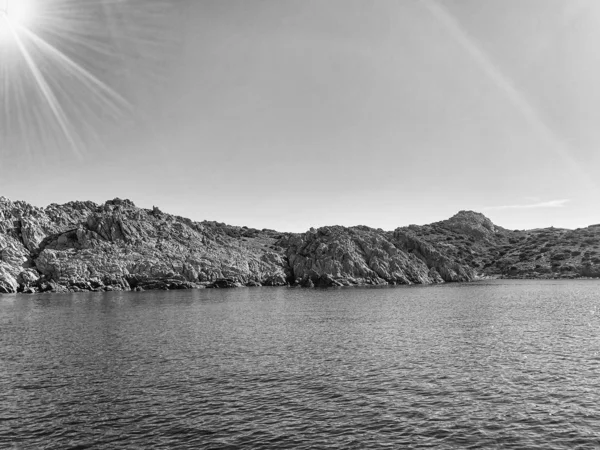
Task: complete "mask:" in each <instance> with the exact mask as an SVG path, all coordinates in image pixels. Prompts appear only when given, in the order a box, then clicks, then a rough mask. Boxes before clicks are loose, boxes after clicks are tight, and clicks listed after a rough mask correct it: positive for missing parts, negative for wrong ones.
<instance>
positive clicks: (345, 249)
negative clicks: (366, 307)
mask: <svg viewBox="0 0 600 450" xmlns="http://www.w3.org/2000/svg"><path fill="white" fill-rule="evenodd" d="M599 244H600V225H596V226H590V227H588V228H583V229H578V230H562V229H555V228H547V229H538V230H530V231H517V230H515V231H511V230H506V229H504V228H502V227H499V226H497V225H494V224H493V223H492V222H491V221H490V220H489V219H488V218H487V217H485V216H484V215H482V214H480V213H476V212H473V211H460V212H459V213H458V214H456V215H455V216H453V217H451V218H450V219H448V220H445V221H441V222H436V223H433V224H430V225H422V226H417V225H411V226H408V227H402V228H397V229H396V230H393V231H383V230H381V229H373V228H369V227H366V226H356V227H341V226H331V227H322V228H319V229H316V230H315V229H311V230H309V231H307V232H306V233H303V234H298V233H280V232H277V231H274V230H267V229H263V230H257V229H252V228H248V227H236V226H231V225H226V224H223V223H218V222H208V221H204V222H193V221H191V220H190V219H186V218H183V217H179V216H173V215H170V214H166V213H164V212H162V211H161V210H160V209H159V208H156V207H155V208H153V209H143V208H138V207H137V206H135V204H134V203H133V202H131V201H129V200H121V199H118V198H117V199H114V200H110V201H107V202H106V203H104V204H102V205H98V204H95V203H93V202H70V203H67V204H64V205H56V204H52V205H50V206H48V207H46V208H37V207H34V206H32V205H30V204H28V203H25V202H20V201H15V202H13V201H11V200H9V199H7V198H4V197H0V293H14V292H26V293H34V292H67V291H70V292H80V291H100V290H131V289H134V290H144V289H189V288H201V287H237V286H260V285H266V286H287V285H290V286H309V287H310V286H323V287H327V286H350V285H385V284H427V283H443V282H458V281H473V280H476V279H479V278H482V277H487V276H496V277H498V276H504V277H533V278H540V277H545V278H548V277H568V278H574V277H589V276H594V277H596V276H600V252H599Z"/></svg>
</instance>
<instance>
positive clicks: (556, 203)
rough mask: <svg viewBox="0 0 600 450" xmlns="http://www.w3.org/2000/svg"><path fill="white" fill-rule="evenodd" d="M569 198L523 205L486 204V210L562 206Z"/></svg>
mask: <svg viewBox="0 0 600 450" xmlns="http://www.w3.org/2000/svg"><path fill="white" fill-rule="evenodd" d="M569 201H570V200H568V199H567V200H550V201H548V202H539V203H529V204H525V205H503V206H487V207H485V208H483V209H484V210H486V211H497V210H500V209H537V208H563V207H564V206H565V205H566V204H567V203H568V202H569Z"/></svg>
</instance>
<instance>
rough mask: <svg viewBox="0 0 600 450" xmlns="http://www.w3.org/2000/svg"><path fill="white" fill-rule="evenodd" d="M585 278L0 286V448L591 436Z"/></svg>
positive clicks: (598, 388)
mask: <svg viewBox="0 0 600 450" xmlns="http://www.w3.org/2000/svg"><path fill="white" fill-rule="evenodd" d="M599 306H600V282H598V281H592V280H581V281H553V280H543V281H492V282H479V283H471V284H448V285H442V286H414V287H412V286H411V287H396V288H342V289H329V290H319V289H294V288H248V289H235V290H199V291H173V292H141V293H134V292H130V293H102V294H72V295H39V296H31V297H28V296H0V448H19V449H29V448H32V449H37V448H48V449H54V448H56V449H68V448H80V449H83V448H97V449H101V448H102V449H104V448H114V449H121V448H190V449H192V448H215V449H216V448H230V449H233V448H258V449H260V448H264V449H267V448H269V449H271V448H272V449H276V448H300V449H302V448H306V449H308V448H340V449H341V448H344V449H345V448H357V449H358V448H361V449H362V448H373V449H375V448H386V447H387V448H427V447H429V448H440V449H446V448H447V449H452V448H482V447H484V448H515V449H522V448H539V449H553V448H556V449H567V448H569V449H570V448H582V449H585V448H600V353H599V352H600V317H599V315H600V310H599Z"/></svg>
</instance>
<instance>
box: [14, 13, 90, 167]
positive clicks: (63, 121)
mask: <svg viewBox="0 0 600 450" xmlns="http://www.w3.org/2000/svg"><path fill="white" fill-rule="evenodd" d="M4 22H5V24H6V26H7V27H8V29H9V30H10V32H11V34H12V36H13V39H14V40H15V43H16V45H17V47H18V48H19V51H20V52H21V54H22V55H23V59H24V60H25V62H26V63H27V66H28V67H29V70H30V71H31V74H32V76H33V78H34V80H35V82H36V84H37V86H38V87H39V89H40V92H41V93H42V94H43V96H44V98H45V100H46V102H47V104H48V106H49V107H50V109H51V110H52V113H53V114H54V118H55V119H56V122H57V123H58V125H59V126H60V128H61V130H62V132H63V134H64V137H65V138H66V139H67V141H68V142H69V144H70V146H71V148H72V150H73V151H74V152H75V154H76V155H77V156H78V157H81V156H82V155H81V151H80V150H79V146H78V144H77V140H76V139H75V137H74V134H73V133H72V131H71V130H70V127H69V124H68V119H67V116H66V114H65V112H64V110H63V108H62V106H61V104H60V102H59V101H58V99H57V98H56V95H55V94H54V91H53V90H52V87H51V86H50V85H49V84H48V82H47V81H46V79H45V78H44V74H43V73H42V72H41V71H40V69H39V67H38V66H37V64H36V62H35V60H34V59H33V58H32V56H31V53H29V50H28V49H27V47H26V46H25V44H24V43H23V41H22V40H21V36H19V33H18V31H17V29H16V28H15V27H14V26H13V24H12V22H11V21H10V20H8V18H7V17H4Z"/></svg>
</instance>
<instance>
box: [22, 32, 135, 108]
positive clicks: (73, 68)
mask: <svg viewBox="0 0 600 450" xmlns="http://www.w3.org/2000/svg"><path fill="white" fill-rule="evenodd" d="M19 31H21V32H22V33H24V34H25V35H27V37H28V38H29V39H31V40H32V41H33V42H34V43H35V44H36V45H37V46H38V47H39V48H41V49H42V50H43V51H44V52H46V53H47V54H48V55H51V56H52V57H54V58H55V59H57V60H58V61H59V62H60V63H62V64H64V66H65V67H67V68H68V69H69V70H70V72H71V74H73V75H75V76H76V77H77V79H78V80H80V81H81V82H82V83H84V84H85V85H87V87H89V88H90V89H91V91H92V92H93V93H94V94H95V95H96V96H97V97H98V98H99V99H100V100H101V101H103V102H105V103H106V105H107V106H110V107H111V108H113V109H114V110H115V111H116V112H117V113H118V112H119V111H120V108H128V109H129V108H131V104H130V103H129V102H128V101H127V100H126V99H125V98H124V97H122V96H121V95H120V94H118V93H117V92H116V91H115V90H114V89H112V88H111V87H110V86H108V85H107V84H106V83H104V82H103V81H101V80H99V79H98V78H97V77H95V76H94V75H92V74H91V73H90V72H89V71H88V70H86V69H85V68H83V67H82V66H81V65H80V64H77V63H76V62H75V61H73V60H72V59H71V58H69V57H68V56H67V55H65V54H64V53H63V52H61V51H60V50H59V49H57V48H56V47H54V46H53V45H51V44H49V43H48V42H46V41H45V40H44V39H42V38H40V37H39V36H38V35H37V34H35V33H34V32H33V31H31V30H29V29H27V28H23V27H19ZM99 92H100V93H104V94H105V95H106V96H107V97H104V96H102V95H101V94H100V93H99ZM111 100H112V102H111ZM113 102H114V104H113Z"/></svg>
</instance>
